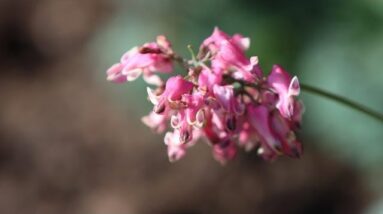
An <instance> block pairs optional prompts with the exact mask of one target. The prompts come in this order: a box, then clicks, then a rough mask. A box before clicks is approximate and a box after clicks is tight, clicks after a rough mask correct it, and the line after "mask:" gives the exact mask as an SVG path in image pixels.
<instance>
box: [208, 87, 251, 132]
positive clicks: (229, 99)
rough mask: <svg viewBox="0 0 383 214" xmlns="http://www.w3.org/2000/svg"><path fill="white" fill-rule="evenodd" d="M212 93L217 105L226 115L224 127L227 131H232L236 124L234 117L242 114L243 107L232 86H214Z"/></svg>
mask: <svg viewBox="0 0 383 214" xmlns="http://www.w3.org/2000/svg"><path fill="white" fill-rule="evenodd" d="M213 91H214V95H215V98H216V99H217V101H218V103H219V104H220V105H221V106H222V108H223V109H224V111H225V112H227V113H228V114H227V115H226V118H225V121H226V127H227V128H228V130H230V131H234V130H235V129H236V122H237V121H236V116H238V115H240V114H243V112H244V106H243V105H241V104H240V103H239V102H238V100H237V97H235V95H234V89H233V87H232V86H219V85H214V87H213Z"/></svg>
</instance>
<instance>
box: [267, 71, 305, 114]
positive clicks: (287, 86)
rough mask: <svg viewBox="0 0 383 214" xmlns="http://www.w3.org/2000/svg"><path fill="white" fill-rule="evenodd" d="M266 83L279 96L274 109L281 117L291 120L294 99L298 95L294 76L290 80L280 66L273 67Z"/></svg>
mask: <svg viewBox="0 0 383 214" xmlns="http://www.w3.org/2000/svg"><path fill="white" fill-rule="evenodd" d="M267 81H268V84H269V85H270V86H271V87H272V89H274V90H275V91H276V93H277V94H278V96H279V98H278V102H277V104H276V107H277V108H278V109H279V111H280V112H281V114H282V116H284V117H286V118H291V116H293V114H294V105H296V104H295V99H294V97H295V96H298V95H299V93H300V86H299V81H298V78H297V77H296V76H294V77H293V78H291V76H290V74H289V73H287V72H286V71H285V70H283V68H282V67H281V66H279V65H274V66H273V69H272V71H271V73H270V75H269V76H268V78H267Z"/></svg>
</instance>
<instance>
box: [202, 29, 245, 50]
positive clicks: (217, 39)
mask: <svg viewBox="0 0 383 214" xmlns="http://www.w3.org/2000/svg"><path fill="white" fill-rule="evenodd" d="M227 40H231V41H232V42H233V43H234V44H235V45H236V46H237V47H238V48H240V49H241V50H247V49H248V48H249V47H250V39H249V38H247V37H243V36H242V35H240V34H235V35H234V36H233V37H230V36H229V35H227V34H226V33H225V32H223V31H221V30H220V29H219V28H218V27H215V28H214V31H213V33H212V35H211V36H210V37H208V38H207V39H205V40H204V41H203V43H202V47H208V48H209V49H210V50H212V51H217V49H219V46H220V44H221V42H222V41H227Z"/></svg>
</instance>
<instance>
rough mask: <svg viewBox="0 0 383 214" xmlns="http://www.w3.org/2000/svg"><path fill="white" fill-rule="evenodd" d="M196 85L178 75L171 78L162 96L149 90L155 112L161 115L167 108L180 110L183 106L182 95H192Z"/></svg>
mask: <svg viewBox="0 0 383 214" xmlns="http://www.w3.org/2000/svg"><path fill="white" fill-rule="evenodd" d="M193 87H194V85H193V83H192V82H189V81H187V80H185V79H184V78H182V76H180V75H178V76H175V77H171V78H169V79H168V81H167V82H166V86H165V90H164V92H163V93H162V94H161V95H156V94H154V93H153V91H152V90H151V89H150V88H147V91H148V95H149V100H150V101H151V102H152V104H153V105H154V112H156V113H157V114H161V113H162V112H164V111H165V108H178V107H180V105H182V103H181V102H180V101H181V98H182V95H184V94H188V93H190V91H191V90H192V89H193Z"/></svg>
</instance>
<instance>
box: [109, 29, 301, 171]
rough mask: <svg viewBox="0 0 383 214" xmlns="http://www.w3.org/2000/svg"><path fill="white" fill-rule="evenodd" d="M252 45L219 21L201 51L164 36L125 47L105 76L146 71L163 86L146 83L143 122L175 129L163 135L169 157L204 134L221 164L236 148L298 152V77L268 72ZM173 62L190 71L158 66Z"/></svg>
mask: <svg viewBox="0 0 383 214" xmlns="http://www.w3.org/2000/svg"><path fill="white" fill-rule="evenodd" d="M249 45H250V40H249V39H248V38H245V37H243V36H242V35H240V34H235V35H233V36H230V35H228V34H226V33H224V32H223V31H221V30H219V29H218V28H215V29H214V32H213V33H212V35H211V36H210V37H208V38H207V39H205V40H204V42H203V43H202V45H201V47H200V52H199V53H198V55H197V57H193V59H192V60H190V61H188V60H187V59H183V58H182V57H180V56H178V55H177V54H176V53H174V52H173V50H172V48H171V45H170V42H169V41H167V40H166V38H165V37H163V36H159V37H157V40H156V42H152V43H146V44H144V45H142V46H140V47H136V48H133V49H131V50H130V51H128V52H127V53H126V54H124V55H123V56H122V58H121V60H120V62H119V63H117V64H114V65H113V66H112V67H111V68H109V69H108V71H107V78H108V80H110V81H113V82H116V83H123V82H126V81H132V80H135V79H136V78H138V77H139V76H140V75H143V78H144V80H145V81H146V82H148V83H149V84H153V85H157V87H156V88H155V89H154V90H152V89H150V88H147V92H148V98H149V100H150V102H151V103H152V104H153V105H154V107H153V111H152V112H151V113H149V115H147V116H145V117H143V118H142V122H143V123H144V124H146V125H147V126H148V127H150V128H151V129H152V130H154V131H156V132H159V133H160V132H164V131H165V130H167V129H168V128H172V129H173V131H169V132H167V133H166V135H165V138H164V142H165V144H166V146H167V153H168V157H169V160H170V161H171V162H174V161H177V160H179V159H181V158H182V157H184V156H185V154H186V150H187V148H189V147H190V146H193V145H194V144H195V143H196V142H197V140H198V139H199V137H201V136H203V137H204V138H206V139H207V141H206V142H207V143H208V144H209V146H211V148H212V153H213V156H214V158H215V159H216V160H217V161H219V162H220V163H222V164H225V163H226V162H227V161H229V160H231V159H233V158H234V157H235V156H236V154H237V150H238V148H244V149H245V150H246V151H250V150H252V149H257V152H258V155H260V156H262V157H263V158H264V159H266V160H273V159H275V158H277V157H278V156H280V155H287V156H290V157H294V158H297V157H300V155H301V154H302V145H301V144H300V142H299V141H298V140H297V139H296V136H295V133H294V131H296V130H297V129H299V127H300V124H301V121H302V114H303V112H304V106H303V103H302V102H300V101H299V100H297V98H296V96H298V95H299V92H300V86H299V82H298V79H297V77H293V78H292V77H291V76H290V75H289V74H288V73H287V72H286V71H284V70H283V69H282V68H281V67H280V66H278V65H275V66H274V67H273V69H272V72H271V74H270V75H269V76H268V77H267V79H266V78H265V77H264V76H263V72H262V69H261V67H260V66H259V62H258V57H250V58H248V57H246V55H245V52H244V51H245V50H246V49H248V48H249ZM192 55H194V54H192ZM174 61H176V62H177V63H179V64H180V65H181V66H182V68H184V69H185V70H186V73H185V75H186V76H185V77H183V76H181V75H176V76H172V77H170V78H168V80H167V81H166V82H163V81H162V80H161V79H160V77H159V76H158V73H169V72H171V71H172V70H173V62H174ZM168 124H170V127H168Z"/></svg>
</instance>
